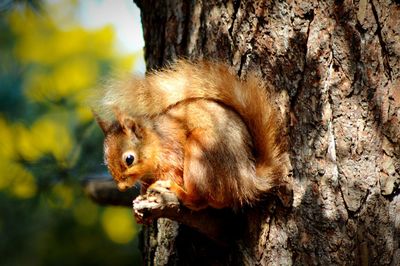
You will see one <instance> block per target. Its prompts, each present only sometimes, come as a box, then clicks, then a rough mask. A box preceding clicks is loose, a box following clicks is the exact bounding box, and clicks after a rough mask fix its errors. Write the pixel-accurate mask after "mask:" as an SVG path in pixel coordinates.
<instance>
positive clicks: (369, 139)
mask: <svg viewBox="0 0 400 266" xmlns="http://www.w3.org/2000/svg"><path fill="white" fill-rule="evenodd" d="M135 2H136V3H137V4H138V6H139V7H140V9H141V11H142V22H143V27H144V38H145V43H146V47H145V59H146V63H147V67H148V69H154V68H159V67H160V66H163V65H165V64H166V63H168V62H170V61H171V60H174V59H176V58H179V57H184V58H212V59H220V60H221V61H225V62H227V63H228V64H230V65H232V66H233V67H234V68H235V69H236V71H237V73H238V75H239V76H245V75H246V73H247V72H248V71H249V70H250V69H251V70H255V71H258V72H259V73H261V74H262V76H263V77H264V78H265V79H266V80H268V81H269V82H270V83H272V84H273V85H274V87H275V88H276V91H277V92H279V96H280V97H279V99H277V102H278V103H279V107H280V109H281V110H282V112H283V113H284V114H285V117H286V124H287V132H288V138H289V142H290V144H291V145H290V150H289V153H290V161H291V166H292V169H293V171H292V178H293V184H294V185H293V187H294V201H293V204H292V206H291V208H285V207H283V206H282V205H281V204H279V203H277V202H276V201H270V202H266V203H264V204H263V205H262V206H261V207H258V208H257V209H250V210H244V211H243V216H244V219H245V228H244V232H243V233H242V234H241V235H240V238H239V239H238V240H237V241H235V242H234V243H233V244H232V245H229V246H228V247H221V246H218V245H217V244H215V243H214V242H213V241H211V240H209V239H207V238H206V237H204V236H203V235H201V234H200V233H197V232H196V231H194V230H192V229H190V228H188V227H184V226H180V225H178V224H177V223H176V222H173V221H171V220H168V219H159V220H158V221H157V222H155V223H154V226H149V227H147V228H146V229H145V233H144V237H143V238H144V239H143V240H144V241H143V254H144V259H145V263H146V265H293V264H294V265H317V264H320V265H400V195H399V191H400V189H399V184H400V145H399V144H400V78H399V77H400V19H399V18H400V4H399V1H393V0H382V1H378V0H369V1H367V0H355V1H350V0H344V1H340V0H336V1H333V0H328V1H325V0H324V1H322V0H321V1H301V0H290V1H268V0H265V1H261V0H249V1H229V0H228V1H217V0H210V1H183V0H168V1H157V0H152V1H150V0H146V1H144V0H143V1H142V0H136V1H135ZM238 230H239V229H238Z"/></svg>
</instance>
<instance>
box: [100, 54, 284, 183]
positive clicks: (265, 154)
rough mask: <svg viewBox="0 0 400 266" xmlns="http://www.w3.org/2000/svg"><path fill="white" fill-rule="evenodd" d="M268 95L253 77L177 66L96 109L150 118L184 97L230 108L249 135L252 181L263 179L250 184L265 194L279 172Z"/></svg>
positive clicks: (200, 65) (112, 95)
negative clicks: (252, 154)
mask: <svg viewBox="0 0 400 266" xmlns="http://www.w3.org/2000/svg"><path fill="white" fill-rule="evenodd" d="M270 94H271V92H270V91H268V90H267V88H266V87H265V86H263V82H262V81H261V80H260V79H259V78H257V77H256V76H255V75H250V76H248V77H247V79H246V80H245V81H241V80H239V79H238V78H236V75H235V74H234V73H232V72H231V70H230V69H229V67H227V66H226V65H224V64H221V63H214V62H207V61H200V62H194V63H191V62H187V61H178V62H177V63H176V64H174V65H173V66H171V67H170V68H168V69H166V70H163V71H159V72H153V73H151V74H149V75H147V76H146V78H144V79H143V78H133V79H131V80H130V81H129V82H128V83H125V84H118V85H114V87H112V88H111V89H110V88H108V90H107V92H106V94H105V96H104V98H103V100H102V106H109V107H111V108H112V106H118V108H120V109H121V110H122V111H123V112H126V113H129V114H130V115H150V116H151V115H156V114H159V113H162V112H163V111H165V110H166V109H167V108H169V107H171V106H172V105H175V104H177V103H179V102H181V101H184V100H185V99H190V98H206V99H212V100H215V101H218V102H222V103H224V104H225V105H228V106H230V107H231V108H233V109H234V110H235V111H236V112H238V113H239V115H240V116H241V117H242V119H243V121H244V122H245V124H246V125H247V127H248V129H249V132H250V134H251V136H252V140H253V145H254V148H255V158H256V169H257V176H259V177H266V176H267V177H268V183H269V184H261V183H260V184H256V185H259V186H261V187H260V190H265V189H267V188H262V186H270V187H274V186H276V185H278V184H279V182H280V181H279V179H280V178H281V177H282V175H283V174H284V170H283V169H285V168H284V166H283V164H284V162H283V161H284V159H283V157H282V156H283V153H284V146H285V143H284V141H283V139H282V136H281V132H279V130H280V128H281V126H280V119H279V118H278V117H279V114H278V112H277V111H276V110H275V109H274V108H273V106H272V105H271V99H270ZM111 108H110V109H111ZM264 182H265V181H264Z"/></svg>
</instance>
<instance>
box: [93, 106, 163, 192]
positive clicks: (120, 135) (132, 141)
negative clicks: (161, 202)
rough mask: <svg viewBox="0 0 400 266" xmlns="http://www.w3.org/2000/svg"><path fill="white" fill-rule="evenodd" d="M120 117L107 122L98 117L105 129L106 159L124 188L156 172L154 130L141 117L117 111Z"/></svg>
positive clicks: (114, 175)
mask: <svg viewBox="0 0 400 266" xmlns="http://www.w3.org/2000/svg"><path fill="white" fill-rule="evenodd" d="M116 117H117V120H116V121H114V122H112V123H110V124H107V123H105V122H104V121H101V120H100V119H99V118H98V117H96V119H97V122H98V124H99V125H100V127H101V129H102V130H103V132H104V135H105V140H104V162H105V164H106V165H107V167H108V170H109V171H110V173H111V175H112V177H113V178H114V180H115V181H116V183H117V185H118V189H119V190H121V191H124V190H126V189H127V188H129V187H132V186H134V184H135V182H136V181H138V180H144V179H146V178H149V176H151V175H152V173H154V171H155V169H154V156H153V152H154V149H152V148H150V146H149V141H151V136H149V134H150V132H148V129H147V128H146V127H145V125H144V121H143V120H142V119H139V118H132V117H128V116H122V115H121V113H119V112H118V113H116Z"/></svg>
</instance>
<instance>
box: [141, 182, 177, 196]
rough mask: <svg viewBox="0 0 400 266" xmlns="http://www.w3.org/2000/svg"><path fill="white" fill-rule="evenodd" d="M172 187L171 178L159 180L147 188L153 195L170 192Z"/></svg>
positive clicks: (148, 192)
mask: <svg viewBox="0 0 400 266" xmlns="http://www.w3.org/2000/svg"><path fill="white" fill-rule="evenodd" d="M171 187H172V182H171V180H158V181H156V182H154V183H153V184H151V185H150V187H149V188H148V189H147V194H149V195H152V194H162V193H165V192H170V188H171Z"/></svg>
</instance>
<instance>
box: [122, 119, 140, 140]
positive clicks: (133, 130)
mask: <svg viewBox="0 0 400 266" xmlns="http://www.w3.org/2000/svg"><path fill="white" fill-rule="evenodd" d="M121 127H122V129H123V130H124V132H125V133H126V134H132V135H135V136H136V138H138V139H140V138H142V136H143V127H142V125H141V122H140V120H138V119H134V118H132V117H125V118H124V119H123V121H122V122H121Z"/></svg>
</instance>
